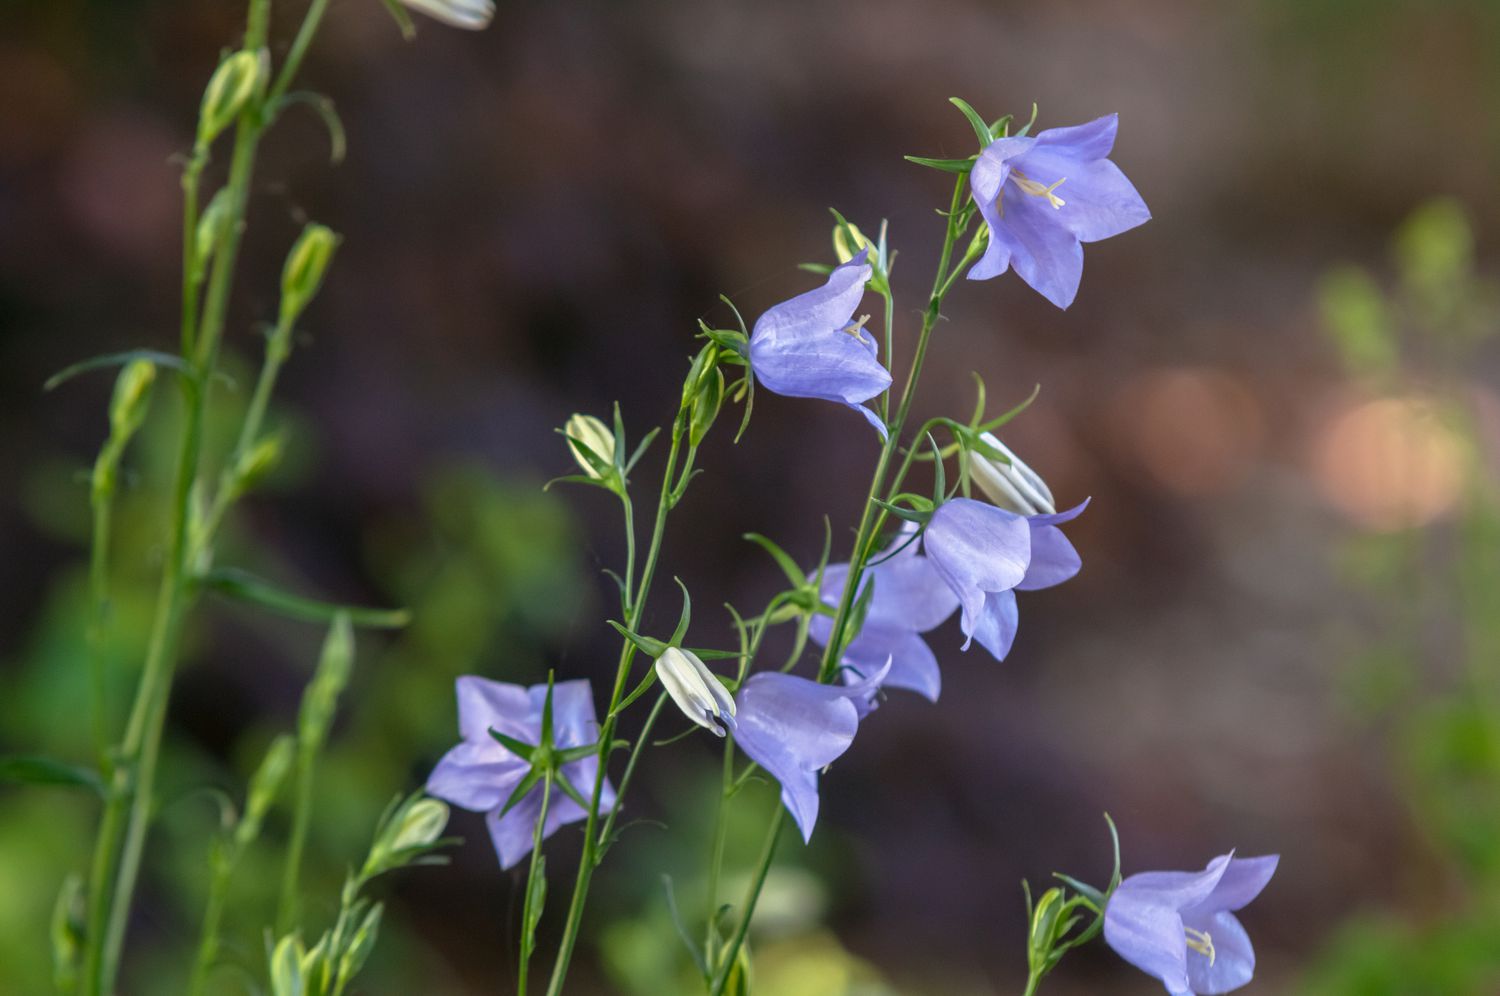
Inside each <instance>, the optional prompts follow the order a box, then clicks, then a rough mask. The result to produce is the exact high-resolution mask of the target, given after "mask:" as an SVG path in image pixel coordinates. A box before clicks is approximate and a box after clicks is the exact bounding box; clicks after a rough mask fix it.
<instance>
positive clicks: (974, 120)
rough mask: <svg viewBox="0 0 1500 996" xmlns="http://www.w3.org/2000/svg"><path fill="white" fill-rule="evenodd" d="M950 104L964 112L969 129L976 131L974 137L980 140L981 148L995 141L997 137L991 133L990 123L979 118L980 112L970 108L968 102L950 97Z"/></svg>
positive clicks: (960, 98)
mask: <svg viewBox="0 0 1500 996" xmlns="http://www.w3.org/2000/svg"><path fill="white" fill-rule="evenodd" d="M948 103H950V104H952V105H953V106H954V107H956V108H958V109H959V110H960V111H963V114H964V117H966V118H968V119H969V127H971V128H973V129H974V137H975V138H977V139H979V144H980V145H981V146H985V145H989V144H990V143H991V142H993V141H994V140H995V136H994V135H993V134H991V133H990V126H989V124H988V122H986V121H985V120H984V118H982V117H980V116H979V112H978V111H976V110H974V108H972V107H970V106H969V102H968V101H966V100H964V99H963V98H962V97H949V98H948Z"/></svg>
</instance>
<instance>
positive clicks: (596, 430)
mask: <svg viewBox="0 0 1500 996" xmlns="http://www.w3.org/2000/svg"><path fill="white" fill-rule="evenodd" d="M563 435H565V436H567V437H568V448H569V449H570V450H572V451H573V459H574V460H576V461H578V466H580V467H582V468H583V472H584V473H585V474H587V475H589V476H590V477H592V478H594V479H595V480H599V479H602V478H603V477H604V474H603V473H601V471H600V469H599V467H597V466H596V465H595V463H594V461H593V460H590V459H589V455H592V456H593V457H594V458H595V459H596V460H598V461H599V462H601V463H603V464H604V465H605V466H607V467H613V466H614V464H615V434H614V433H613V432H610V431H609V427H608V426H606V425H605V424H604V423H603V422H601V421H599V420H598V419H597V418H595V417H594V416H592V415H578V414H575V415H574V416H573V417H572V418H570V419H568V423H567V425H564V426H563Z"/></svg>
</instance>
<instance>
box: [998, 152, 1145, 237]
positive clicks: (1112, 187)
mask: <svg viewBox="0 0 1500 996" xmlns="http://www.w3.org/2000/svg"><path fill="white" fill-rule="evenodd" d="M1016 167H1017V168H1018V169H1020V170H1022V171H1023V172H1025V173H1026V175H1027V176H1029V177H1031V178H1032V179H1034V180H1036V181H1038V182H1039V183H1044V184H1051V183H1054V182H1056V181H1057V180H1063V183H1062V185H1061V186H1059V187H1058V188H1057V194H1058V196H1059V197H1061V198H1062V199H1063V201H1065V203H1064V204H1063V206H1062V207H1061V208H1058V209H1056V212H1055V213H1056V220H1057V222H1058V223H1059V224H1061V225H1062V226H1063V227H1065V228H1066V229H1067V230H1068V231H1070V232H1072V233H1073V234H1074V235H1075V236H1077V237H1078V239H1079V241H1082V242H1098V241H1099V240H1100V239H1107V238H1110V237H1111V236H1114V235H1119V234H1120V233H1121V232H1128V231H1130V229H1132V228H1135V227H1136V226H1138V225H1144V224H1145V223H1146V222H1148V221H1150V220H1151V209H1150V208H1148V207H1146V202H1145V201H1144V200H1142V199H1141V195H1140V194H1139V193H1138V192H1137V191H1136V189H1135V186H1134V185H1133V184H1132V183H1131V182H1130V181H1129V180H1128V179H1126V178H1125V174H1124V173H1122V172H1120V167H1118V166H1116V165H1115V164H1114V163H1113V162H1111V161H1110V160H1108V159H1096V160H1093V161H1088V160H1081V159H1073V158H1069V157H1067V156H1064V155H1059V154H1057V153H1055V152H1053V151H1052V150H1050V149H1047V148H1044V147H1043V146H1040V145H1038V146H1037V148H1036V149H1034V150H1033V151H1031V152H1029V153H1027V154H1026V156H1025V157H1023V158H1022V159H1020V160H1017V162H1016ZM1064 178H1066V179H1064ZM1007 193H1008V192H1007ZM1004 204H1005V206H1006V210H1007V211H1009V209H1010V204H1011V200H1010V198H1009V197H1008V196H1007V198H1006V200H1005V201H1004ZM1049 210H1050V209H1049Z"/></svg>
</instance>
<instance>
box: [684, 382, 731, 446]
mask: <svg viewBox="0 0 1500 996" xmlns="http://www.w3.org/2000/svg"><path fill="white" fill-rule="evenodd" d="M723 404H724V372H723V371H722V370H720V369H719V368H718V367H715V368H714V369H713V370H710V371H709V373H708V376H706V377H703V378H702V384H701V385H700V386H699V388H698V393H697V395H695V396H694V397H693V408H692V413H691V421H690V422H689V424H688V439H689V441H690V442H691V443H692V445H694V446H697V445H698V444H699V443H701V442H703V437H704V436H706V435H708V430H709V429H711V428H713V424H714V420H715V419H716V418H718V417H719V408H720V406H722V405H723Z"/></svg>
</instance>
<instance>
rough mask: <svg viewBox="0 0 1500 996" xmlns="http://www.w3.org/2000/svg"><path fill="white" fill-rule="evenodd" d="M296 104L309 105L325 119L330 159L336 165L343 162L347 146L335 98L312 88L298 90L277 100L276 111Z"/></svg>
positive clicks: (279, 111) (324, 124)
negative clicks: (314, 91) (335, 105)
mask: <svg viewBox="0 0 1500 996" xmlns="http://www.w3.org/2000/svg"><path fill="white" fill-rule="evenodd" d="M294 104H305V105H307V106H308V107H309V108H311V109H312V112H313V113H314V114H316V115H317V116H318V117H320V118H322V119H323V127H324V128H326V129H328V161H329V162H330V163H332V164H333V165H334V166H337V165H338V164H339V163H341V162H343V161H344V152H345V149H346V148H347V145H346V143H345V141H344V122H343V120H342V119H341V118H340V117H339V112H338V109H337V108H336V107H334V104H333V98H332V97H328V96H325V95H324V94H321V93H313V92H312V91H310V90H298V91H297V92H295V93H289V94H287V95H286V96H284V97H282V98H281V99H280V100H279V101H277V102H276V108H275V111H274V113H276V114H280V113H281V112H282V111H283V110H285V109H286V108H288V107H291V106H292V105H294Z"/></svg>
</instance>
